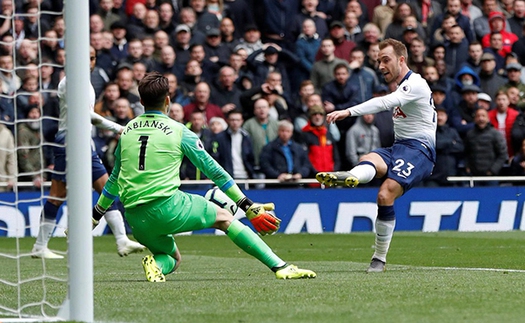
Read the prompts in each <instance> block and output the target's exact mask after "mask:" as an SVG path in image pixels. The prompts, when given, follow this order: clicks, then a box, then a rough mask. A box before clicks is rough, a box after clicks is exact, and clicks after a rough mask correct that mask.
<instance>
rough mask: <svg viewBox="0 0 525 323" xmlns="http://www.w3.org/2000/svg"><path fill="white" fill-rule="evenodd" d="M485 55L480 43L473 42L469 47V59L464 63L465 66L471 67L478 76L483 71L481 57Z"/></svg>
mask: <svg viewBox="0 0 525 323" xmlns="http://www.w3.org/2000/svg"><path fill="white" fill-rule="evenodd" d="M482 55H483V47H482V46H481V43H480V42H478V41H473V42H471V43H470V44H469V45H468V58H467V60H466V62H465V63H464V65H465V66H468V67H470V68H471V69H472V70H473V71H474V72H475V73H476V74H479V72H480V71H481V56H482Z"/></svg>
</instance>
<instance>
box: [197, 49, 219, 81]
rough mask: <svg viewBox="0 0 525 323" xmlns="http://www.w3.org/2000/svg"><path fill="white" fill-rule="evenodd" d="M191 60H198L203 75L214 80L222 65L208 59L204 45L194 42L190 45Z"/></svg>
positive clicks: (208, 79)
mask: <svg viewBox="0 0 525 323" xmlns="http://www.w3.org/2000/svg"><path fill="white" fill-rule="evenodd" d="M190 60H194V61H197V63H199V66H200V68H201V70H202V77H203V78H204V79H205V80H207V81H211V80H214V79H215V77H216V76H217V73H218V72H219V69H220V65H219V64H217V63H214V62H212V61H210V60H209V59H207V57H206V52H205V51H204V46H203V45H201V44H193V45H191V46H190Z"/></svg>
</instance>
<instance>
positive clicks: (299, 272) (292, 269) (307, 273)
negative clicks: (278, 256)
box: [275, 265, 317, 279]
mask: <svg viewBox="0 0 525 323" xmlns="http://www.w3.org/2000/svg"><path fill="white" fill-rule="evenodd" d="M275 277H277V279H299V278H315V277H317V274H316V273H314V272H313V271H311V270H308V269H300V268H297V266H295V265H287V266H286V267H284V268H282V269H279V270H277V271H276V272H275Z"/></svg>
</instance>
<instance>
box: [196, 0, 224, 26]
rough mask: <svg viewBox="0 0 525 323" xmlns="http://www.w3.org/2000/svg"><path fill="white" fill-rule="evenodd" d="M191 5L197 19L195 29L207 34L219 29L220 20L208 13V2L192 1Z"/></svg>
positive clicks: (202, 0) (203, 0)
mask: <svg viewBox="0 0 525 323" xmlns="http://www.w3.org/2000/svg"><path fill="white" fill-rule="evenodd" d="M189 4H190V8H192V9H193V11H195V15H196V18H197V21H196V23H195V28H197V29H198V30H199V31H201V32H203V33H205V34H206V31H208V30H210V29H213V28H217V29H218V28H219V19H218V18H217V16H216V15H214V14H212V13H210V12H209V11H208V8H207V6H206V0H190V3H189Z"/></svg>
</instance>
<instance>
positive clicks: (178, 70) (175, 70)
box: [155, 45, 184, 79]
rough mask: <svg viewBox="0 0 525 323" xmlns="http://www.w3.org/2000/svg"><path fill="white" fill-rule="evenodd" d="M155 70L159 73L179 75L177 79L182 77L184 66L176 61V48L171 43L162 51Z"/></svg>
mask: <svg viewBox="0 0 525 323" xmlns="http://www.w3.org/2000/svg"><path fill="white" fill-rule="evenodd" d="M155 70H156V71H158V72H159V73H162V74H166V73H171V74H175V76H177V79H182V77H183V75H184V74H183V71H182V66H181V65H179V64H178V63H177V62H176V55H175V50H174V49H173V47H171V46H170V45H166V46H164V47H163V48H162V49H161V51H160V61H159V62H158V63H157V65H156V67H155Z"/></svg>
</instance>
